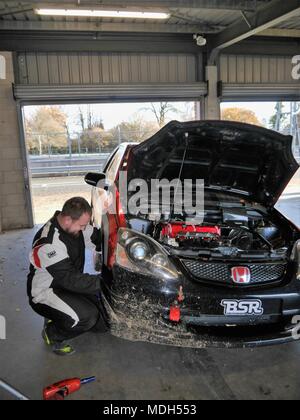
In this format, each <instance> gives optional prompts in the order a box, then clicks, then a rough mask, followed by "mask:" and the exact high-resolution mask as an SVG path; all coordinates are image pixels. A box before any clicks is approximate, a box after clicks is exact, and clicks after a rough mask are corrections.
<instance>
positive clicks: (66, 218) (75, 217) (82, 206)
mask: <svg viewBox="0 0 300 420" xmlns="http://www.w3.org/2000/svg"><path fill="white" fill-rule="evenodd" d="M91 217H92V209H91V206H90V205H89V203H88V202H87V201H86V200H85V199H84V198H81V197H74V198H71V199H70V200H68V201H67V202H66V203H65V205H64V207H63V209H62V212H61V213H60V215H59V216H58V222H59V224H60V226H61V227H62V228H63V230H64V231H66V232H67V233H69V234H70V235H73V236H79V234H80V232H81V231H84V230H85V229H86V227H87V226H88V224H89V223H90V221H91Z"/></svg>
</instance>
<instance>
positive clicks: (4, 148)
mask: <svg viewBox="0 0 300 420" xmlns="http://www.w3.org/2000/svg"><path fill="white" fill-rule="evenodd" d="M0 56H2V57H3V58H4V61H5V64H6V69H5V70H6V71H5V72H4V73H5V74H4V78H2V76H3V75H2V76H1V78H0V232H1V231H3V230H8V229H15V228H21V227H28V226H29V221H28V214H27V207H26V199H25V186H24V185H25V184H24V172H23V163H22V158H21V156H22V151H21V146H20V142H19V125H18V115H17V106H16V102H15V100H14V98H13V94H12V83H13V81H14V76H13V66H12V56H11V54H10V53H7V52H5V53H1V52H0ZM1 61H3V59H2V60H1Z"/></svg>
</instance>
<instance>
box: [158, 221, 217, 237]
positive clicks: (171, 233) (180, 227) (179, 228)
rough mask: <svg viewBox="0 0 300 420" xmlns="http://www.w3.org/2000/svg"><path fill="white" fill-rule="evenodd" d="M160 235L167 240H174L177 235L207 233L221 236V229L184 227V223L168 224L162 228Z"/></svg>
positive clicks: (215, 227)
mask: <svg viewBox="0 0 300 420" xmlns="http://www.w3.org/2000/svg"><path fill="white" fill-rule="evenodd" d="M161 233H162V235H163V236H167V237H168V238H176V237H177V236H178V235H185V234H187V233H208V234H213V235H216V236H221V228H219V227H218V226H213V227H211V226H209V227H208V226H194V225H185V224H184V223H170V224H168V225H166V226H164V227H163V229H162V232H161Z"/></svg>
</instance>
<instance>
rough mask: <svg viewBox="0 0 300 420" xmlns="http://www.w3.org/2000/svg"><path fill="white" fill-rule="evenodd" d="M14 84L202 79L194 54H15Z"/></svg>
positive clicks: (165, 81)
mask: <svg viewBox="0 0 300 420" xmlns="http://www.w3.org/2000/svg"><path fill="white" fill-rule="evenodd" d="M16 62H17V70H18V71H17V75H16V83H17V84H21V85H26V84H27V85H37V84H43V85H78V84H82V85H87V84H92V85H97V84H130V83H131V84H137V83H194V82H198V81H203V66H202V63H201V60H199V58H198V57H197V56H196V55H194V54H129V53H126V54H125V53H123V54H115V53H110V54H108V53H90V52H88V53H18V54H17V60H16Z"/></svg>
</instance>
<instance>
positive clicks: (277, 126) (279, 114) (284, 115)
mask: <svg viewBox="0 0 300 420" xmlns="http://www.w3.org/2000/svg"><path fill="white" fill-rule="evenodd" d="M283 110H284V106H283V103H282V102H277V104H276V107H275V111H276V113H275V114H274V115H273V116H272V117H271V118H270V121H269V125H270V128H271V129H272V130H276V131H282V130H284V128H285V127H286V124H287V123H288V121H287V120H288V115H289V113H288V112H283Z"/></svg>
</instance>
